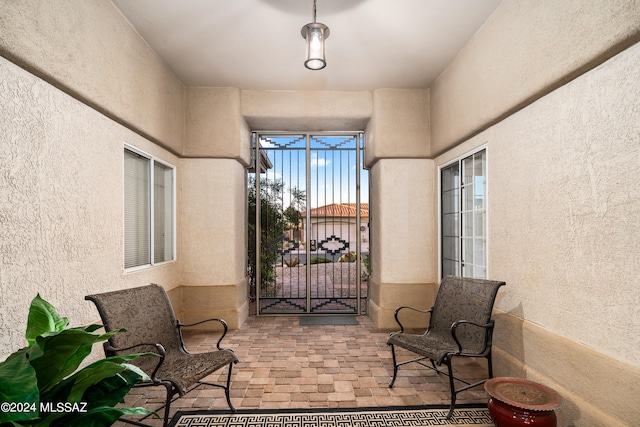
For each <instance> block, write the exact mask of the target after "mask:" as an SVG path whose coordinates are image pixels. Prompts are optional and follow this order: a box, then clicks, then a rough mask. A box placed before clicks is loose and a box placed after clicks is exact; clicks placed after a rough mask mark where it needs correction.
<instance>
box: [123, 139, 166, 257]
mask: <svg viewBox="0 0 640 427" xmlns="http://www.w3.org/2000/svg"><path fill="white" fill-rule="evenodd" d="M151 172H153V173H151ZM174 229H175V227H174V169H173V168H172V167H170V166H166V165H164V164H162V163H160V162H157V161H155V160H154V159H153V158H151V157H146V156H144V155H142V154H140V153H137V152H134V151H132V150H129V149H126V148H125V150H124V267H125V268H134V267H141V266H145V265H152V264H157V263H161V262H166V261H171V260H173V259H174V239H175V236H174Z"/></svg>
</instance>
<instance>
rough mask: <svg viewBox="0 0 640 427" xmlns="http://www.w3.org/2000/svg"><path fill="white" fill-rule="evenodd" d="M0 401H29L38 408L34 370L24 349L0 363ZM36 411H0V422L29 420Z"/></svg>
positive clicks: (36, 415)
mask: <svg viewBox="0 0 640 427" xmlns="http://www.w3.org/2000/svg"><path fill="white" fill-rule="evenodd" d="M0 379H1V380H0V402H10V403H11V402H13V403H20V404H23V403H29V404H35V405H36V408H38V405H39V402H40V399H39V397H40V394H39V392H38V383H37V378H36V372H35V370H34V369H33V368H32V367H31V365H30V364H29V359H27V353H26V349H22V350H19V351H17V352H15V353H13V354H12V355H10V356H9V357H8V358H7V360H5V361H4V362H2V363H0ZM37 417H38V412H37V411H36V412H24V411H21V412H8V411H0V424H2V423H6V422H8V421H12V420H13V421H18V420H31V419H34V418H37Z"/></svg>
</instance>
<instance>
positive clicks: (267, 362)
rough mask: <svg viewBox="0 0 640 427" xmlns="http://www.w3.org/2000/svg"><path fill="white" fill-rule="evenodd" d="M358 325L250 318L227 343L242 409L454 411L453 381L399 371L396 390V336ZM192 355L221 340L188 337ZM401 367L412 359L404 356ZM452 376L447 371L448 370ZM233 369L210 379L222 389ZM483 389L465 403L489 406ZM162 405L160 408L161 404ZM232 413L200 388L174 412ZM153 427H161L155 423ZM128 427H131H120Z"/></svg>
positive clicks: (234, 396) (468, 367)
mask: <svg viewBox="0 0 640 427" xmlns="http://www.w3.org/2000/svg"><path fill="white" fill-rule="evenodd" d="M357 321H358V325H311V326H300V325H299V324H298V323H299V319H298V317H297V316H251V317H249V318H248V320H247V321H246V322H245V323H244V324H243V325H242V327H241V328H240V329H238V330H233V331H229V333H228V335H227V336H226V337H225V339H224V340H223V342H222V346H223V347H227V348H232V349H233V350H234V351H235V352H236V354H237V356H238V358H239V359H240V362H239V363H238V364H236V365H235V366H234V368H233V375H232V383H231V400H232V403H233V404H234V406H235V407H236V408H237V409H269V408H337V407H345V408H347V407H348V408H352V407H382V406H406V405H423V404H443V403H444V404H448V403H449V391H448V390H449V386H448V378H447V377H446V376H444V375H438V374H436V373H435V372H433V371H431V370H429V369H426V368H423V367H421V366H419V365H417V364H415V363H414V364H411V365H407V366H403V367H401V368H400V370H399V373H398V379H397V380H396V383H395V385H394V387H393V388H389V386H388V385H389V381H390V380H391V376H392V374H393V366H392V359H391V350H390V348H389V346H388V345H387V344H386V342H387V337H388V336H389V331H380V330H378V329H376V327H375V326H374V325H373V323H372V321H371V320H370V319H369V318H368V317H367V316H358V317H357ZM184 339H185V343H186V345H187V348H188V349H189V351H191V352H199V351H207V350H208V349H212V348H215V342H216V341H217V336H216V335H215V334H214V333H208V332H198V331H193V332H186V333H185V334H184ZM397 353H398V359H399V360H406V359H408V358H409V357H410V353H408V352H404V350H402V349H397ZM454 368H455V369H456V371H457V372H458V373H459V374H460V375H461V376H462V377H463V378H468V379H470V380H473V379H478V378H483V376H484V375H486V362H485V361H484V359H480V360H477V361H476V360H474V359H469V360H466V359H464V360H460V361H459V362H458V363H457V364H454ZM445 369H446V367H445ZM225 377H226V369H224V370H223V371H218V372H216V373H215V374H213V375H211V376H210V377H208V378H207V379H208V380H212V381H223V380H224V378H225ZM163 392H164V388H156V387H154V388H138V389H134V390H132V392H131V393H130V394H129V396H128V397H127V401H126V404H127V405H128V406H137V405H140V406H144V407H147V408H155V407H157V406H159V404H160V403H161V402H162V401H163V397H162V395H163ZM487 399H488V396H487V395H486V393H485V392H484V390H483V388H482V387H481V386H480V387H477V388H475V389H473V390H469V391H466V392H464V393H462V394H460V395H459V396H458V402H459V403H471V402H474V403H475V402H483V403H484V402H486V401H487ZM157 402H159V403H157ZM198 409H228V407H227V405H226V400H225V398H224V392H223V390H221V389H219V388H215V387H206V386H205V387H201V388H199V389H197V390H194V391H193V392H191V393H189V394H187V395H186V396H185V397H182V398H180V399H178V400H176V401H175V402H173V404H172V405H171V412H172V414H171V415H173V413H175V411H177V410H198ZM153 423H154V425H155V424H156V423H157V425H161V423H160V422H159V421H153ZM120 425H126V424H120Z"/></svg>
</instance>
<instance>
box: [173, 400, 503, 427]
mask: <svg viewBox="0 0 640 427" xmlns="http://www.w3.org/2000/svg"><path fill="white" fill-rule="evenodd" d="M448 411H449V407H448V406H428V407H423V406H421V407H390V408H354V409H344V408H340V409H280V410H255V411H254V410H238V412H236V413H235V414H230V413H229V412H228V411H194V412H187V411H178V413H176V415H175V417H173V419H172V421H171V423H170V424H169V426H170V427H370V426H371V427H373V426H375V427H391V426H393V427H398V426H486V427H489V426H491V427H493V425H494V424H493V422H492V421H491V417H490V416H489V411H488V410H487V407H486V406H478V405H459V407H457V408H456V410H455V411H454V413H453V417H451V419H449V420H447V419H446V418H445V417H446V415H447V413H448Z"/></svg>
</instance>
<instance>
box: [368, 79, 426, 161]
mask: <svg viewBox="0 0 640 427" xmlns="http://www.w3.org/2000/svg"><path fill="white" fill-rule="evenodd" d="M429 102H430V96H429V90H428V89H425V90H421V89H377V90H374V91H373V111H372V115H371V120H370V121H369V123H368V124H367V129H366V130H367V149H366V150H365V164H366V165H367V167H371V166H372V165H373V164H374V163H375V162H377V161H378V160H379V159H403V158H404V159H407V158H414V159H415V158H418V159H420V158H422V159H424V158H428V157H429V156H430V153H431V151H430V144H429V132H430V131H429V129H430V127H429Z"/></svg>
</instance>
